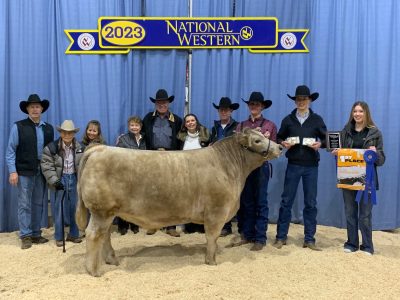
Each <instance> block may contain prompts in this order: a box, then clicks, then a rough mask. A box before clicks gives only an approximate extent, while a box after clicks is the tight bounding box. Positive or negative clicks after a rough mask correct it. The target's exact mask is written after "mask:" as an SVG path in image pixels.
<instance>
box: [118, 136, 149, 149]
mask: <svg viewBox="0 0 400 300" xmlns="http://www.w3.org/2000/svg"><path fill="white" fill-rule="evenodd" d="M143 135H144V134H142V138H141V139H140V142H139V145H138V143H137V141H136V138H135V135H134V134H133V133H131V132H128V133H125V134H124V135H122V136H121V137H120V138H119V140H118V144H117V147H121V148H128V149H139V150H146V139H145V138H144V136H143Z"/></svg>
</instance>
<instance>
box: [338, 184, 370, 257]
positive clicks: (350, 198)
mask: <svg viewBox="0 0 400 300" xmlns="http://www.w3.org/2000/svg"><path fill="white" fill-rule="evenodd" d="M356 194H357V191H352V190H346V189H343V199H344V211H345V214H346V222H347V242H346V243H344V247H345V248H347V249H350V250H351V251H356V250H358V249H359V248H360V250H363V251H367V252H370V253H374V245H373V243H372V202H371V200H370V199H369V198H368V199H369V201H368V202H367V203H365V201H364V195H363V196H362V197H361V201H360V203H357V202H356V201H355V199H356ZM358 228H360V231H361V236H362V244H361V246H359V244H360V243H359V238H358Z"/></svg>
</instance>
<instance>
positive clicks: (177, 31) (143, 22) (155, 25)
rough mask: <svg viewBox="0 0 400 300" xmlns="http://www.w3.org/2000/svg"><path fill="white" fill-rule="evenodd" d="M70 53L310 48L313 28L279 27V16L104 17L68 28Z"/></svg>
mask: <svg viewBox="0 0 400 300" xmlns="http://www.w3.org/2000/svg"><path fill="white" fill-rule="evenodd" d="M65 33H66V34H67V36H68V38H69V39H70V41H71V44H70V45H69V47H68V49H67V51H66V53H67V54H108V53H128V52H129V51H130V49H249V51H251V52H253V53H267V52H289V53H290V52H308V49H307V47H306V46H305V44H304V38H305V37H306V35H307V33H308V30H307V29H290V30H289V29H278V20H277V18H274V17H254V18H168V17H167V18H159V17H149V18H145V17H100V18H99V19H98V29H97V30H74V29H69V30H65Z"/></svg>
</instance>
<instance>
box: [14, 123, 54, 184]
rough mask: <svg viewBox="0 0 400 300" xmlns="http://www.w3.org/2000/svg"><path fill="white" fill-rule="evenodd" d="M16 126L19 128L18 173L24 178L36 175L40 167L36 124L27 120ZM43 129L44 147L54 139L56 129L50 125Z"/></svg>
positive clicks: (16, 161) (46, 124)
mask: <svg viewBox="0 0 400 300" xmlns="http://www.w3.org/2000/svg"><path fill="white" fill-rule="evenodd" d="M15 124H16V125H17V128H18V147H17V151H16V158H15V165H16V168H17V173H18V175H23V176H32V175H35V174H36V172H37V169H38V166H39V160H38V153H37V137H36V126H35V123H33V121H32V120H31V119H29V118H27V119H25V120H21V121H18V122H16V123H15ZM41 128H42V129H43V136H44V145H43V147H44V146H46V145H47V144H48V143H50V142H51V141H52V140H53V139H54V129H53V126H51V125H50V124H48V123H45V125H44V126H42V127H41Z"/></svg>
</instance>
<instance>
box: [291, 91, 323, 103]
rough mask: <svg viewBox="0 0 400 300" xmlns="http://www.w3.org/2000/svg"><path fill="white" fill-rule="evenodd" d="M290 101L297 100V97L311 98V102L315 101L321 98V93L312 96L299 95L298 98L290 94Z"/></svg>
mask: <svg viewBox="0 0 400 300" xmlns="http://www.w3.org/2000/svg"><path fill="white" fill-rule="evenodd" d="M286 95H287V96H288V97H289V98H290V99H292V100H296V97H302V96H303V97H310V99H311V102H312V101H315V100H317V99H318V97H319V93H312V94H311V95H297V96H290V95H289V94H286Z"/></svg>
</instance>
